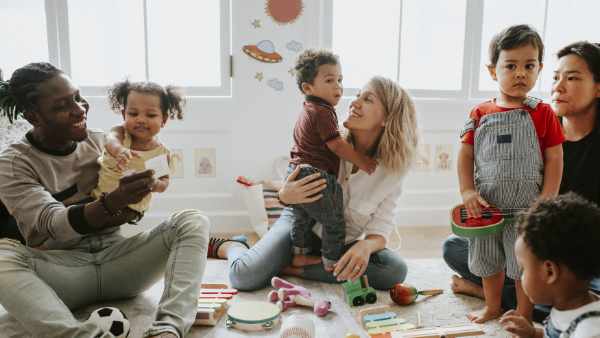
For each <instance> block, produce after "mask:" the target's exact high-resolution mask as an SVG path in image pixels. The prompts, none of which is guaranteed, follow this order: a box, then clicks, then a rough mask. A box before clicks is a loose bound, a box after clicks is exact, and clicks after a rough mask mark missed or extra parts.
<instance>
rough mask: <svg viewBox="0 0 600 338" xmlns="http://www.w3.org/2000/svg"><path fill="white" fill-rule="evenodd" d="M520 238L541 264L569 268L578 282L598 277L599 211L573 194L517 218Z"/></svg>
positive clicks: (539, 204) (553, 200) (532, 209)
mask: <svg viewBox="0 0 600 338" xmlns="http://www.w3.org/2000/svg"><path fill="white" fill-rule="evenodd" d="M517 224H518V229H519V234H520V235H521V236H522V238H523V241H524V242H525V243H526V244H527V246H528V247H529V248H530V249H531V251H532V252H533V254H534V255H535V256H537V257H538V258H539V259H540V260H550V261H553V262H556V263H559V264H564V265H565V266H566V267H568V268H569V269H570V270H571V271H572V272H573V273H574V274H575V276H577V278H579V279H581V280H591V279H593V278H596V277H600V259H598V247H599V246H600V208H598V206H597V205H596V204H594V203H592V202H589V201H587V200H586V199H584V198H582V197H580V196H579V195H577V194H575V193H572V192H570V193H567V194H564V195H560V196H558V197H556V198H553V199H550V200H545V201H541V202H539V203H537V204H535V205H534V206H533V207H531V209H530V210H528V211H527V212H525V213H524V214H522V215H520V216H519V219H518V221H517Z"/></svg>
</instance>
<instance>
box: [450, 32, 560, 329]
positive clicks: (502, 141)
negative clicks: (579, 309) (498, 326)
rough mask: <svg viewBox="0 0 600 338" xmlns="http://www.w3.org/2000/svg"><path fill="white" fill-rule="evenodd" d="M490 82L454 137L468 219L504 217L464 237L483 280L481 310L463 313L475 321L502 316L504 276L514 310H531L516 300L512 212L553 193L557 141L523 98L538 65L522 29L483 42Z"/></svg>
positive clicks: (544, 110) (556, 132) (551, 124)
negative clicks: (499, 226)
mask: <svg viewBox="0 0 600 338" xmlns="http://www.w3.org/2000/svg"><path fill="white" fill-rule="evenodd" d="M490 52H491V54H492V55H490V65H489V66H488V69H489V72H490V75H491V77H492V79H494V80H495V81H497V82H498V84H499V89H500V93H499V95H498V96H497V97H496V98H495V99H492V100H489V101H487V102H484V103H482V104H480V105H478V106H476V107H475V108H474V109H473V110H472V111H471V114H470V116H469V120H468V121H467V124H466V125H465V127H464V129H463V131H462V133H461V141H462V145H461V149H460V152H459V158H458V175H459V182H460V191H461V195H462V198H463V202H464V204H465V207H466V209H467V212H468V214H469V216H470V217H476V218H477V217H480V215H481V208H482V207H487V206H490V205H493V206H495V207H497V208H499V209H500V210H501V211H502V212H503V213H506V214H507V216H508V217H506V219H505V227H504V229H503V230H502V231H500V232H497V233H494V234H490V235H487V236H481V237H475V238H470V239H469V270H471V272H472V273H473V274H475V275H477V276H479V277H481V278H482V281H483V293H484V298H485V308H484V309H483V310H482V311H480V312H474V313H471V314H469V315H468V317H469V319H471V320H472V321H474V322H476V323H483V322H486V321H488V320H490V319H494V318H497V317H499V316H500V315H501V314H502V309H501V305H500V304H501V293H502V285H503V283H504V278H505V275H506V276H507V277H508V278H511V279H514V280H515V284H516V289H517V310H518V311H519V312H520V313H521V314H523V315H524V316H526V317H528V318H530V317H531V313H532V310H533V305H532V304H531V303H530V302H529V301H528V299H527V297H525V296H524V294H523V291H522V288H521V285H520V282H519V281H518V280H519V276H520V272H519V267H518V266H517V262H516V259H515V256H514V250H513V249H514V244H515V240H516V237H517V234H516V230H515V228H514V225H513V221H512V220H511V218H512V212H514V211H517V210H523V209H526V208H528V207H529V206H530V205H531V204H532V203H533V202H534V201H535V200H536V199H537V198H538V197H540V196H541V197H552V196H555V195H556V194H557V192H558V189H559V186H560V179H561V174H562V142H563V141H564V137H563V135H562V131H561V128H560V124H559V122H558V119H557V118H556V117H555V116H554V113H553V111H552V109H551V108H550V106H549V105H547V104H545V103H542V102H541V101H540V100H538V99H535V98H532V97H529V96H528V92H529V91H530V90H531V89H532V88H533V87H534V85H535V83H536V80H537V76H538V74H539V72H540V70H541V67H542V55H543V43H542V41H541V38H540V37H539V35H538V34H537V33H536V32H535V31H534V30H532V29H531V28H530V27H529V26H526V25H519V26H512V27H509V28H507V29H506V30H504V31H502V32H501V33H499V34H498V35H497V36H495V37H494V39H493V40H492V42H491V44H490Z"/></svg>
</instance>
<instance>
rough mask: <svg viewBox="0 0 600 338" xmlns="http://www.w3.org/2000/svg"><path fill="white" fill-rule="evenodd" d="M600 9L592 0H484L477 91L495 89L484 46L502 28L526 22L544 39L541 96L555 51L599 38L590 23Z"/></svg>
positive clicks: (546, 87) (549, 77)
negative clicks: (571, 44)
mask: <svg viewBox="0 0 600 338" xmlns="http://www.w3.org/2000/svg"><path fill="white" fill-rule="evenodd" d="M514 8H519V11H515V10H514ZM599 12H600V2H597V1H594V0H577V1H548V0H530V1H518V0H504V1H495V0H486V1H485V3H484V15H483V22H484V24H483V34H482V39H481V62H480V65H481V68H482V69H481V71H480V75H479V86H478V88H479V90H480V91H493V90H496V88H497V85H496V84H495V83H494V82H493V81H492V80H491V79H490V76H489V75H488V73H487V70H486V69H485V68H484V65H485V64H486V63H487V60H488V51H487V48H488V44H489V41H490V39H491V38H492V36H493V35H494V34H496V33H497V32H499V31H500V30H502V28H504V27H507V26H510V25H513V24H520V23H527V24H529V25H531V26H532V27H533V28H535V29H536V30H537V31H538V33H540V35H541V36H542V39H543V40H544V50H545V52H544V68H543V69H542V73H541V74H540V77H539V78H538V82H537V86H536V89H535V90H536V91H537V92H539V93H540V94H542V95H543V94H547V93H549V92H550V89H551V86H552V75H553V73H554V68H555V67H556V64H557V60H556V52H557V51H558V50H559V49H560V48H562V47H564V46H566V45H568V44H570V43H572V42H575V41H580V40H589V41H592V42H598V41H600V31H599V30H597V29H593V28H592V26H590V24H591V23H593V22H596V19H597V13H599Z"/></svg>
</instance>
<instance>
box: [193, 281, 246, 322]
mask: <svg viewBox="0 0 600 338" xmlns="http://www.w3.org/2000/svg"><path fill="white" fill-rule="evenodd" d="M237 292H238V291H237V290H236V289H231V288H229V286H228V285H227V284H201V285H200V295H199V296H198V307H197V309H196V320H195V321H194V325H206V326H215V325H217V322H218V321H219V319H220V318H221V317H222V316H223V315H224V314H225V312H226V311H227V308H228V306H227V305H228V303H227V302H228V300H229V299H231V298H232V297H233V296H234V295H235V294H237Z"/></svg>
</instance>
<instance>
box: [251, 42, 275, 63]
mask: <svg viewBox="0 0 600 338" xmlns="http://www.w3.org/2000/svg"><path fill="white" fill-rule="evenodd" d="M242 51H244V53H246V54H247V55H248V56H250V57H251V58H253V59H256V60H258V61H261V62H267V63H277V62H281V60H283V58H282V57H281V55H279V53H277V52H276V51H275V44H273V42H272V41H271V40H262V41H260V42H259V43H257V44H256V45H245V46H244V47H242Z"/></svg>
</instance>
